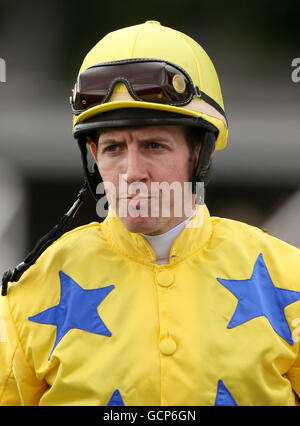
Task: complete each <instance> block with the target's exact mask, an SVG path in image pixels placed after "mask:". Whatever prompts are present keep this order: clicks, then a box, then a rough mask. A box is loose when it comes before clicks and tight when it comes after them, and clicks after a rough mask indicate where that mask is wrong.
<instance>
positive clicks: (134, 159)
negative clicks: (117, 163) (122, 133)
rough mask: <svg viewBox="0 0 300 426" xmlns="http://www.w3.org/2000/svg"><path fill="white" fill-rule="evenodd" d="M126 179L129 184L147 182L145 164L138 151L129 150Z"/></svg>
mask: <svg viewBox="0 0 300 426" xmlns="http://www.w3.org/2000/svg"><path fill="white" fill-rule="evenodd" d="M124 178H125V180H126V182H127V183H128V184H130V183H132V182H145V181H146V180H147V172H146V167H145V162H144V159H143V156H142V155H141V154H140V153H139V151H138V150H137V149H128V152H127V164H126V167H125V176H124Z"/></svg>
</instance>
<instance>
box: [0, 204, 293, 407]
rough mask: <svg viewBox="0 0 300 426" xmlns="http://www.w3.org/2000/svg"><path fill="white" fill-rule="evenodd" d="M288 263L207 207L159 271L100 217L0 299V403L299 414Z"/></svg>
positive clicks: (266, 238)
mask: <svg viewBox="0 0 300 426" xmlns="http://www.w3.org/2000/svg"><path fill="white" fill-rule="evenodd" d="M203 216H204V220H202V219H203ZM299 266H300V251H299V250H298V249H297V248H295V247H292V246H290V245H288V244H286V243H284V242H282V241H280V240H278V239H276V238H274V237H272V236H270V235H268V234H266V233H265V232H263V231H261V230H259V229H257V228H255V227H252V226H249V225H246V224H243V223H241V222H237V221H233V220H229V219H221V218H218V217H213V218H211V217H210V216H209V213H208V210H207V208H206V207H205V206H202V207H201V206H200V207H199V208H198V211H197V214H196V215H195V216H194V218H193V219H192V221H191V222H190V225H189V226H188V227H186V228H185V229H184V230H183V231H182V233H181V234H180V235H179V236H178V237H177V238H176V240H175V241H174V243H173V245H172V248H171V251H170V263H169V264H167V265H157V264H155V256H154V253H153V251H152V249H151V247H150V246H149V244H148V243H147V241H146V240H145V239H144V238H143V237H142V236H141V235H139V234H134V233H130V232H129V231H127V229H126V228H125V227H124V226H123V224H122V222H121V221H120V219H119V218H117V217H115V216H114V215H113V214H111V212H110V213H109V215H108V217H107V218H106V219H105V221H104V222H102V223H101V224H99V223H91V224H89V225H86V226H83V227H80V228H77V229H75V230H73V231H71V232H69V233H67V234H65V235H64V236H62V237H61V238H60V239H59V240H57V241H56V242H55V243H53V244H52V245H51V246H50V247H49V248H48V249H47V250H46V251H45V252H44V253H43V254H42V255H41V256H40V258H39V259H38V261H37V262H36V264H35V265H34V266H32V267H31V268H30V269H29V270H28V271H27V272H26V273H25V274H24V275H23V277H22V279H21V280H20V282H18V283H16V284H10V287H9V291H8V295H7V296H6V297H1V310H0V401H1V404H2V405H125V406H126V405H128V406H130V405H131V406H134V405H135V406H138V405H148V406H160V405H164V406H167V405H172V406H174V405H175V406H176V405H185V406H189V405H190V406H195V405H237V406H239V405H251V406H252V405H297V401H298V399H297V394H298V395H300V359H299V336H300V327H299V325H300V270H299Z"/></svg>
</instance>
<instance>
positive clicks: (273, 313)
mask: <svg viewBox="0 0 300 426" xmlns="http://www.w3.org/2000/svg"><path fill="white" fill-rule="evenodd" d="M217 280H218V281H219V282H220V283H221V284H223V285H224V286H225V287H226V288H227V289H228V290H229V291H231V293H233V294H234V295H235V296H236V297H237V299H238V304H237V307H236V309H235V312H234V314H233V316H232V317H231V320H230V321H229V324H228V326H227V327H228V328H233V327H236V326H238V325H240V324H243V323H244V322H246V321H249V320H251V319H253V318H256V317H259V316H265V317H266V318H267V320H268V321H269V323H270V324H271V326H272V328H273V329H274V330H275V331H276V333H278V334H279V336H281V337H282V338H283V339H285V340H286V341H287V342H288V343H289V344H290V345H293V344H294V342H293V338H292V333H291V330H290V327H289V324H288V322H287V320H286V317H285V314H284V308H285V306H287V305H289V304H291V303H293V302H296V301H297V300H300V292H298V291H293V290H286V289H283V288H278V287H275V285H274V284H273V282H272V279H271V277H270V274H269V271H268V269H267V266H266V264H265V262H264V259H263V255H262V253H260V254H259V256H258V257H257V259H256V262H255V265H254V268H253V272H252V275H251V277H250V278H249V279H245V280H227V279H224V278H217Z"/></svg>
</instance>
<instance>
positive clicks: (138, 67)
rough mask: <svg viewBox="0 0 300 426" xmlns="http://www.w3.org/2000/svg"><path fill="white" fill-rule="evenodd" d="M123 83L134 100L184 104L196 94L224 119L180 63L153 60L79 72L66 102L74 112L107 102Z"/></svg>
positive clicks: (105, 65) (130, 61) (119, 63)
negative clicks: (117, 85)
mask: <svg viewBox="0 0 300 426" xmlns="http://www.w3.org/2000/svg"><path fill="white" fill-rule="evenodd" d="M120 82H121V83H124V84H125V86H126V88H127V90H128V92H129V93H130V95H131V96H132V97H133V98H134V99H136V100H137V101H144V102H154V103H160V104H167V105H174V106H180V105H186V104H188V103H189V102H190V101H191V100H192V99H193V97H194V95H196V96H197V97H198V98H201V99H203V100H204V101H205V102H207V103H209V104H210V105H212V106H213V107H214V108H215V109H216V110H217V111H219V112H220V113H221V114H222V115H223V116H224V117H225V119H226V116H225V112H224V110H223V109H222V108H221V106H220V105H219V104H217V102H215V101H214V100H213V99H212V98H211V97H209V96H208V95H206V94H205V93H204V92H202V91H200V89H199V88H198V87H197V86H194V84H193V81H192V79H191V77H190V76H189V75H188V73H187V72H186V71H185V70H184V69H182V68H181V67H180V66H178V65H175V64H173V63H171V62H167V61H161V60H157V59H125V60H120V61H112V62H104V63H100V64H98V65H94V66H92V67H90V68H87V69H86V70H85V71H83V72H82V73H81V74H80V75H79V77H78V80H77V82H76V84H75V87H74V89H73V96H71V97H70V104H71V107H72V111H73V114H74V115H79V114H81V113H82V112H84V111H86V110H88V109H89V108H91V107H93V106H96V105H100V104H103V103H105V102H107V101H108V99H109V98H110V96H111V95H112V92H113V90H114V87H115V85H116V84H117V83H120Z"/></svg>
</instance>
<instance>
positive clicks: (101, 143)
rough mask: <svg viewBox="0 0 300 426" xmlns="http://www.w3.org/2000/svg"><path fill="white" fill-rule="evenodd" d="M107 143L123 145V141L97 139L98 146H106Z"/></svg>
mask: <svg viewBox="0 0 300 426" xmlns="http://www.w3.org/2000/svg"><path fill="white" fill-rule="evenodd" d="M109 143H123V141H122V140H118V139H115V138H108V139H104V140H100V139H99V145H107V144H109Z"/></svg>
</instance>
